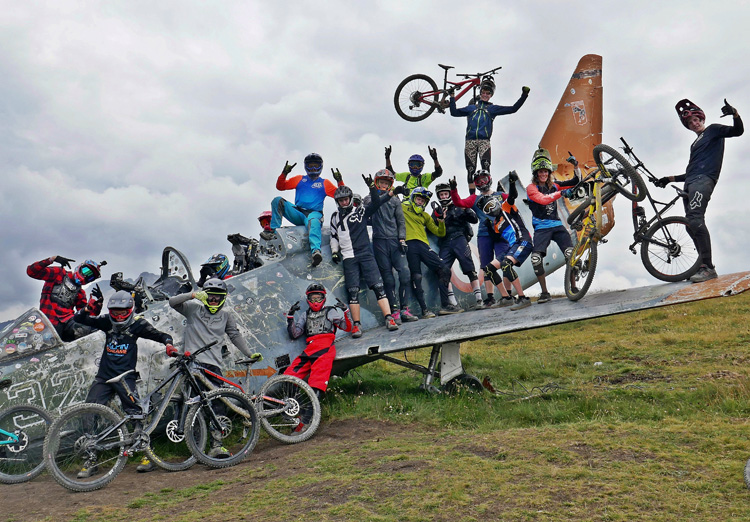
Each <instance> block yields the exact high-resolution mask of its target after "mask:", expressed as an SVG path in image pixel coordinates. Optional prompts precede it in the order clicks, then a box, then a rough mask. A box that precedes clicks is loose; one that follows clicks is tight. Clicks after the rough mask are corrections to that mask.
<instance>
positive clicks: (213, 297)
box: [206, 294, 227, 306]
mask: <svg viewBox="0 0 750 522" xmlns="http://www.w3.org/2000/svg"><path fill="white" fill-rule="evenodd" d="M226 296H227V295H226V294H207V297H206V301H207V302H208V304H210V305H213V306H215V305H218V304H220V303H221V302H222V301H223V300H224V298H226Z"/></svg>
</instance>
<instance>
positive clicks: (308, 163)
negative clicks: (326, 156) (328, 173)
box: [305, 152, 323, 178]
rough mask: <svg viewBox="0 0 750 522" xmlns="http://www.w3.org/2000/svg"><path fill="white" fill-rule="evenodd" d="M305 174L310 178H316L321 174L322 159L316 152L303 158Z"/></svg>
mask: <svg viewBox="0 0 750 522" xmlns="http://www.w3.org/2000/svg"><path fill="white" fill-rule="evenodd" d="M305 172H307V175H308V176H310V177H311V178H317V177H318V176H320V173H321V172H323V158H322V157H321V156H320V154H318V153H316V152H311V153H310V154H308V155H307V156H305Z"/></svg>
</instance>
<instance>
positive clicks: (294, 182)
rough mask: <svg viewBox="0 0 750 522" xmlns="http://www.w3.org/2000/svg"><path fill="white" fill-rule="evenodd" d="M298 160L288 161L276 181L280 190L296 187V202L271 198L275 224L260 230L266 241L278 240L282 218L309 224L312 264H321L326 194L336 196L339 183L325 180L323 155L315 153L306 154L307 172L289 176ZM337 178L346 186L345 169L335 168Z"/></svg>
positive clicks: (298, 223) (338, 181)
mask: <svg viewBox="0 0 750 522" xmlns="http://www.w3.org/2000/svg"><path fill="white" fill-rule="evenodd" d="M295 165H296V163H294V164H293V165H289V162H286V164H285V165H284V168H283V169H282V171H281V174H280V175H279V177H278V179H277V180H276V190H295V194H294V204H292V203H290V202H289V201H287V200H285V199H284V198H282V197H281V196H277V197H275V198H274V199H273V201H271V223H270V225H269V228H268V229H265V228H264V230H263V231H262V232H261V233H260V237H261V238H262V239H265V240H266V241H271V240H273V239H276V233H275V231H276V229H277V228H279V227H280V226H281V220H282V218H286V219H287V220H289V221H291V222H292V223H293V224H295V225H297V226H300V225H305V227H307V231H308V236H309V241H310V252H311V255H312V266H313V267H315V266H318V265H319V264H320V262H321V261H323V254H322V253H321V252H320V242H321V240H322V227H323V203H325V199H326V197H330V198H332V197H333V194H334V193H335V192H336V185H334V184H333V183H331V182H330V181H329V180H327V179H321V178H320V175H321V173H322V172H323V158H322V157H321V156H320V154H316V153H315V152H313V153H311V154H308V155H307V156H306V157H305V175H304V176H294V177H292V178H289V179H287V176H288V175H289V174H290V173H291V172H292V169H293V168H294V166H295ZM331 172H332V173H333V179H335V180H336V182H337V183H338V186H339V187H341V186H343V185H344V181H343V178H342V176H341V172H339V170H338V169H335V170H334V169H331Z"/></svg>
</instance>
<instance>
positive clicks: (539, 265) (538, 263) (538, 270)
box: [531, 252, 544, 277]
mask: <svg viewBox="0 0 750 522" xmlns="http://www.w3.org/2000/svg"><path fill="white" fill-rule="evenodd" d="M531 266H532V267H533V268H534V273H535V274H536V276H537V277H540V276H543V275H544V258H543V257H542V255H541V254H540V253H539V252H532V253H531Z"/></svg>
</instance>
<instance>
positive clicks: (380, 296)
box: [370, 283, 386, 301]
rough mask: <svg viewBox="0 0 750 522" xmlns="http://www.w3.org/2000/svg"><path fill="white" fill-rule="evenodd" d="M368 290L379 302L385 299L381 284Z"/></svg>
mask: <svg viewBox="0 0 750 522" xmlns="http://www.w3.org/2000/svg"><path fill="white" fill-rule="evenodd" d="M370 290H372V291H373V292H375V298H376V299H377V300H378V301H380V300H381V299H384V298H385V297H386V295H385V288H384V287H383V283H377V284H374V285H372V286H371V287H370Z"/></svg>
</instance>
